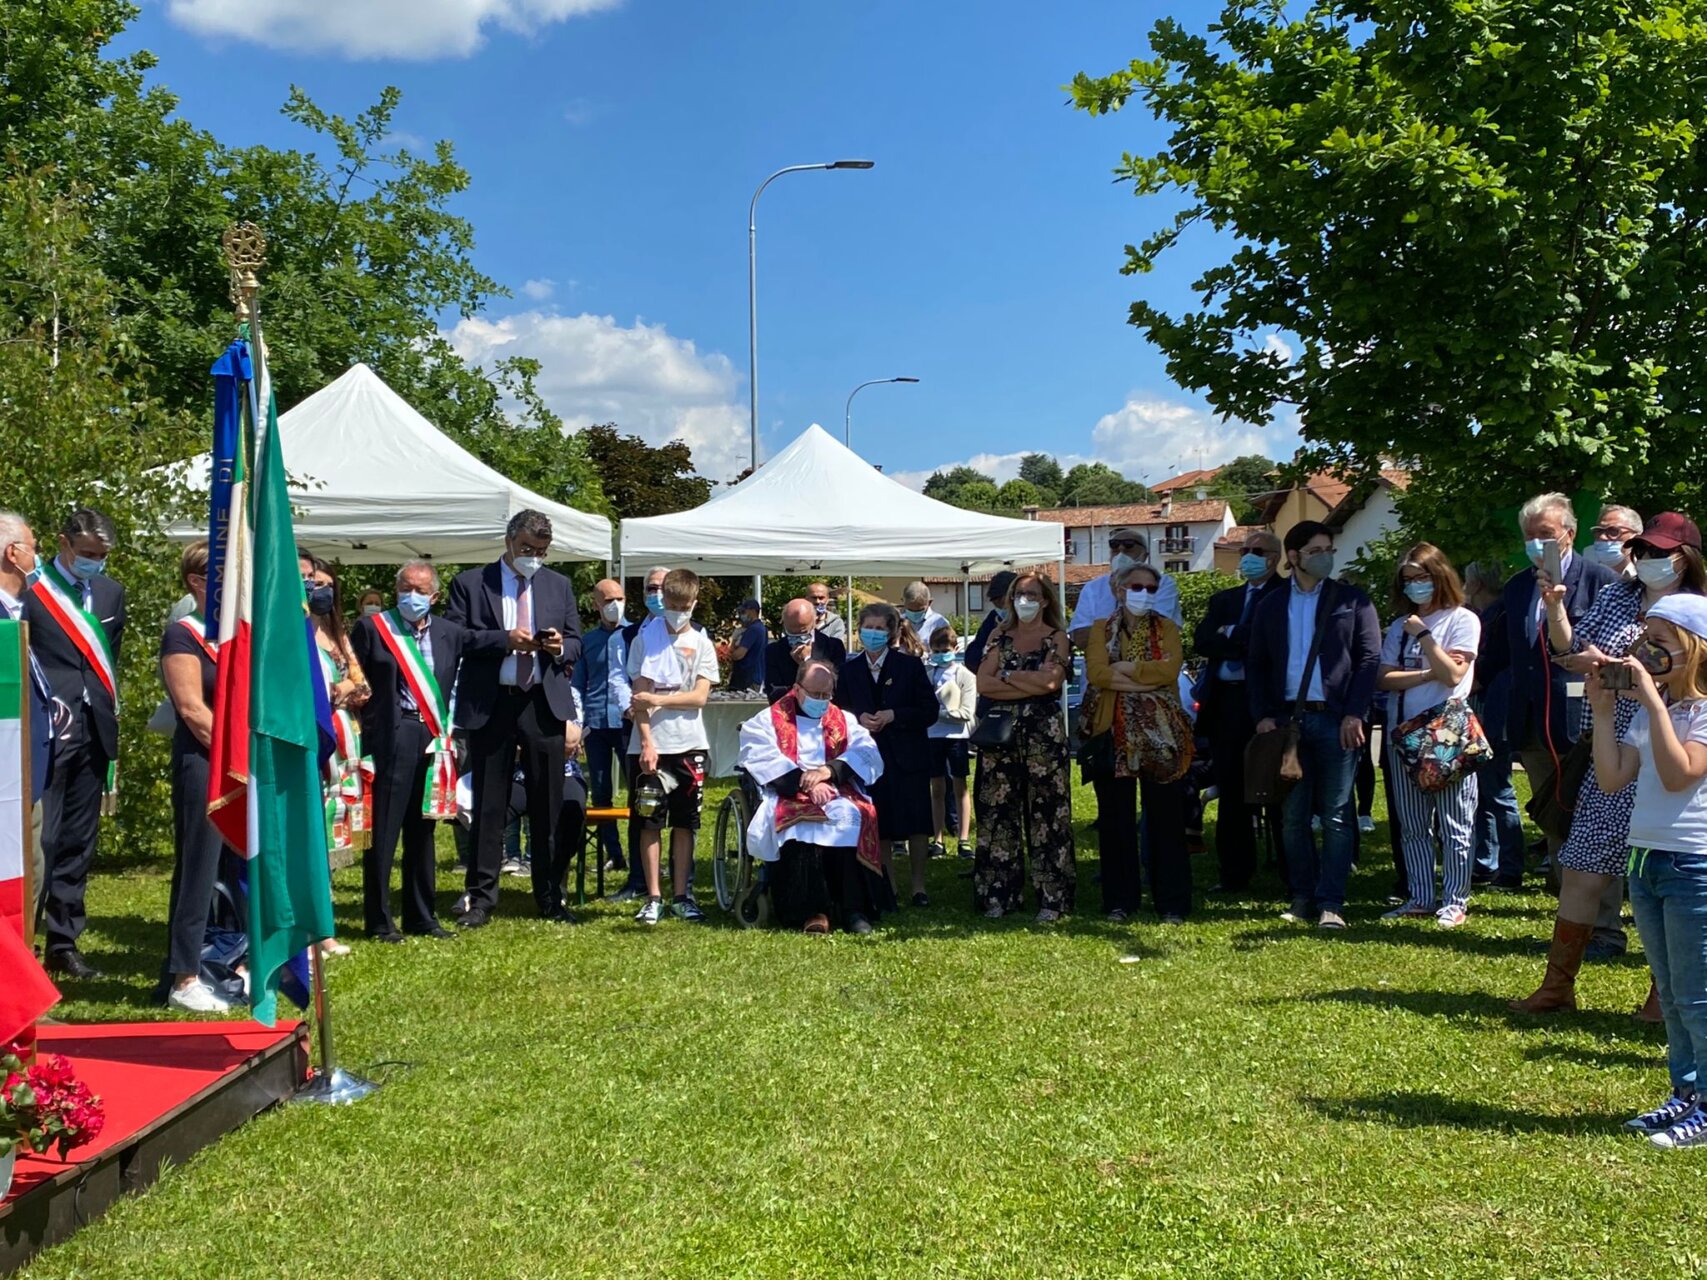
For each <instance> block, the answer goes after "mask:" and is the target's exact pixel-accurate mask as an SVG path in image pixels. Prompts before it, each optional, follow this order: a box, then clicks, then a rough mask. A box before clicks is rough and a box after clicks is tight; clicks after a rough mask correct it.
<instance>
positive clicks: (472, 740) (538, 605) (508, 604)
mask: <svg viewBox="0 0 1707 1280" xmlns="http://www.w3.org/2000/svg"><path fill="white" fill-rule="evenodd" d="M550 551H551V521H550V520H549V519H548V518H547V517H546V516H545V515H544V514H542V513H541V512H538V511H522V512H518V513H517V514H516V515H515V516H513V517H511V519H510V524H509V528H508V529H507V530H506V532H505V536H504V555H503V558H502V559H499V560H497V561H495V562H493V563H492V564H489V565H486V566H485V567H484V568H480V569H469V570H467V571H466V572H463V573H460V574H458V575H457V577H456V580H455V581H453V582H452V583H451V584H450V607H449V608H448V609H447V610H446V617H447V618H448V619H449V620H450V621H451V622H454V623H456V624H457V625H458V626H460V627H465V628H467V629H468V630H470V631H477V632H483V631H503V632H507V633H508V637H509V642H508V651H507V652H503V653H496V652H495V653H476V652H473V651H469V652H467V653H466V654H465V656H464V660H463V663H462V674H461V677H460V678H459V679H458V681H457V711H456V719H457V725H458V727H459V728H461V729H462V730H463V731H464V734H465V736H466V741H467V746H468V769H469V772H470V773H471V774H472V778H473V786H474V851H473V852H474V856H473V857H472V858H471V859H470V860H469V864H468V877H467V883H468V892H467V895H466V897H467V900H466V902H465V903H464V904H463V911H462V915H461V916H460V917H459V920H458V923H460V924H461V925H462V926H463V928H465V929H478V928H479V927H481V926H482V925H484V924H485V923H486V922H487V921H488V920H489V919H490V918H491V915H492V912H493V911H494V910H495V909H496V907H497V905H498V873H499V869H500V867H501V866H502V865H503V858H504V827H505V825H506V822H507V817H508V808H509V799H510V782H511V776H512V774H513V773H514V771H515V765H516V752H517V748H518V747H519V748H520V751H521V765H522V771H523V773H524V775H525V776H526V778H527V789H528V824H529V829H530V830H531V831H532V833H533V893H534V901H535V903H536V904H537V905H538V907H539V911H540V914H541V915H542V916H544V917H545V918H546V919H548V920H560V921H564V922H573V920H574V916H573V915H572V914H571V913H570V912H569V909H568V908H567V906H565V905H564V902H563V894H562V884H563V880H564V876H563V872H564V871H565V869H566V868H567V867H568V859H569V856H570V853H571V851H570V850H568V849H561V848H558V846H557V840H556V838H555V832H556V828H557V819H558V815H559V813H560V812H561V811H562V808H563V726H564V724H565V723H567V722H568V721H570V720H573V719H574V718H575V691H574V689H573V687H572V686H571V684H570V674H571V672H572V671H573V670H574V667H575V660H576V659H577V658H579V657H580V656H581V620H580V615H579V613H578V612H577V610H576V607H575V590H574V588H573V587H572V586H571V585H570V583H569V579H568V578H566V577H564V576H563V575H562V574H560V573H557V572H555V571H553V570H551V569H547V568H545V567H544V565H545V557H546V555H547V554H549V553H550Z"/></svg>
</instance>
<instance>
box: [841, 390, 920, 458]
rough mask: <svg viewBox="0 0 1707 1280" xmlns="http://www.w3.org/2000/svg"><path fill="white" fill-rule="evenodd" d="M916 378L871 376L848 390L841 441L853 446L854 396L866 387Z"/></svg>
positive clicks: (850, 446)
mask: <svg viewBox="0 0 1707 1280" xmlns="http://www.w3.org/2000/svg"><path fill="white" fill-rule="evenodd" d="M917 381H918V379H917V378H873V379H872V380H871V381H870V382H862V383H860V384H859V386H857V387H855V388H854V389H853V390H852V391H850V392H848V405H847V413H846V416H845V418H844V421H843V423H842V443H843V444H845V445H847V447H848V448H850V449H851V448H853V401H854V397H855V396H857V395H858V394H859V393H860V392H862V391H864V390H865V389H866V388H867V387H881V386H885V385H887V384H888V383H891V382H917Z"/></svg>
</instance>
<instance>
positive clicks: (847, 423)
mask: <svg viewBox="0 0 1707 1280" xmlns="http://www.w3.org/2000/svg"><path fill="white" fill-rule="evenodd" d="M917 381H918V379H917V378H873V379H872V380H871V381H870V382H862V383H860V384H859V386H857V387H855V388H854V389H853V390H852V391H850V392H848V403H847V411H846V413H845V414H844V416H843V419H842V443H843V444H845V445H846V446H847V447H848V448H850V449H851V448H853V402H854V397H855V396H857V395H858V394H859V393H860V392H862V391H864V390H865V389H866V388H867V387H881V386H884V385H886V384H888V383H891V382H917ZM847 611H848V641H849V643H852V641H853V575H852V574H849V575H848V598H847Z"/></svg>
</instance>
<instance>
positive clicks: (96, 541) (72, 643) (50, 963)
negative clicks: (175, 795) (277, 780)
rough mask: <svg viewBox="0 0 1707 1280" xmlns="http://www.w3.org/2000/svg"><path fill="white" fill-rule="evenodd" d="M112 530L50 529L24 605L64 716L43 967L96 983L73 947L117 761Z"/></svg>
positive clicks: (51, 807)
mask: <svg viewBox="0 0 1707 1280" xmlns="http://www.w3.org/2000/svg"><path fill="white" fill-rule="evenodd" d="M114 541H115V534H114V532H113V522H112V521H111V520H109V519H108V518H107V517H106V516H105V515H103V514H102V513H101V512H99V511H95V510H93V509H91V508H89V507H79V508H78V509H77V510H75V511H73V512H72V513H71V515H70V517H69V518H68V519H67V520H66V522H65V524H64V525H63V526H62V527H61V529H60V531H59V554H58V555H57V556H56V557H54V559H53V560H52V561H51V562H49V563H47V564H45V565H43V566H42V574H41V576H40V577H39V578H37V579H36V582H35V584H34V586H33V587H32V589H31V593H30V598H29V600H28V601H27V602H26V603H25V604H24V619H25V621H27V622H28V623H29V624H30V647H31V648H32V649H33V650H34V652H35V656H36V659H37V661H38V662H39V663H40V664H41V669H42V671H43V673H44V674H45V676H46V678H47V682H48V684H49V685H50V686H51V687H52V688H53V691H54V694H55V696H56V697H58V698H59V700H60V701H62V702H63V703H65V705H66V706H67V708H69V711H70V717H69V722H68V723H67V724H66V726H65V728H64V729H63V730H62V731H61V732H60V735H59V741H58V743H57V744H56V748H55V756H54V767H53V771H52V776H51V777H50V778H49V779H48V784H47V790H46V792H45V793H44V794H43V796H42V848H43V852H44V855H45V860H46V864H47V868H46V873H47V884H46V887H45V895H44V896H45V914H46V921H45V923H46V928H45V932H46V935H47V939H46V951H47V967H48V969H49V970H50V971H52V972H54V973H62V974H64V975H65V976H66V977H68V978H98V977H100V973H99V971H98V970H96V968H95V967H94V966H93V965H91V964H90V963H89V962H88V961H87V960H85V959H84V958H83V953H82V952H80V951H79V950H78V949H77V941H78V939H79V938H80V937H81V936H82V934H83V925H84V923H85V920H86V916H85V912H84V906H83V903H84V895H85V893H86V891H87V888H88V884H89V870H90V868H91V867H92V866H93V865H94V862H95V839H96V836H97V835H98V834H99V832H100V826H101V808H102V797H103V796H104V795H106V794H107V793H108V791H109V790H111V786H110V783H111V781H112V777H111V775H112V773H113V766H114V763H115V762H116V761H117V760H118V755H119V715H118V663H119V644H120V641H121V640H122V639H123V638H124V607H125V593H124V588H123V587H121V586H119V584H118V583H116V582H114V581H113V580H112V579H111V578H109V577H107V576H106V572H105V570H106V562H107V553H108V552H109V551H111V550H112V546H113V542H114Z"/></svg>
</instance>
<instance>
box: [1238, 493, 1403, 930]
mask: <svg viewBox="0 0 1707 1280" xmlns="http://www.w3.org/2000/svg"><path fill="white" fill-rule="evenodd" d="M1284 545H1285V551H1286V563H1287V566H1288V568H1289V569H1290V570H1291V574H1292V582H1291V585H1290V586H1289V587H1288V588H1287V589H1286V590H1285V591H1276V592H1273V593H1272V594H1270V595H1268V596H1266V597H1265V598H1264V599H1263V600H1262V601H1261V602H1260V603H1259V604H1258V605H1257V607H1256V612H1255V614H1254V615H1253V616H1252V619H1251V636H1250V647H1249V654H1248V656H1247V658H1246V660H1245V690H1246V693H1247V695H1248V696H1249V698H1250V703H1251V718H1252V719H1253V720H1255V721H1256V731H1257V732H1258V733H1259V734H1261V733H1269V732H1272V731H1273V730H1274V729H1276V728H1278V727H1279V726H1280V725H1281V724H1283V723H1284V722H1285V721H1287V720H1290V719H1293V718H1294V717H1295V716H1296V717H1297V720H1298V729H1299V734H1298V754H1299V759H1300V761H1301V763H1302V764H1303V767H1304V778H1303V781H1301V782H1300V783H1299V784H1298V785H1297V786H1295V787H1293V789H1292V792H1291V794H1290V795H1288V796H1287V797H1286V805H1285V809H1284V818H1283V823H1284V836H1285V843H1286V860H1287V867H1288V870H1289V873H1290V879H1291V882H1292V907H1291V909H1290V910H1288V911H1287V912H1286V913H1285V918H1286V919H1288V920H1297V921H1308V920H1315V921H1316V922H1317V923H1318V924H1319V925H1320V926H1321V927H1322V928H1324V929H1343V928H1345V915H1344V911H1345V886H1346V881H1347V880H1348V879H1349V878H1350V875H1351V859H1352V853H1353V850H1354V849H1355V847H1356V846H1355V837H1354V834H1353V832H1352V822H1353V819H1352V817H1351V812H1352V807H1351V803H1350V801H1351V789H1352V784H1353V782H1354V781H1355V780H1356V776H1357V757H1358V753H1359V752H1361V751H1362V749H1363V735H1364V732H1365V730H1364V727H1363V726H1364V722H1365V721H1366V720H1368V718H1369V705H1370V703H1371V701H1372V700H1373V699H1374V697H1375V676H1376V670H1377V668H1378V667H1379V665H1380V660H1381V623H1380V621H1379V620H1378V619H1377V618H1376V616H1375V606H1374V605H1373V604H1371V603H1370V602H1369V597H1368V596H1366V595H1364V594H1363V592H1361V591H1359V590H1358V589H1357V588H1356V587H1354V586H1352V585H1351V584H1350V583H1346V582H1339V581H1337V580H1335V578H1334V576H1333V573H1334V536H1333V532H1332V530H1330V529H1329V528H1328V527H1327V526H1326V525H1324V524H1319V523H1317V522H1316V521H1314V520H1304V521H1301V522H1299V523H1298V524H1296V525H1294V526H1293V527H1292V528H1291V529H1290V530H1289V531H1288V532H1287V534H1286V541H1285V544H1284ZM1318 631H1319V632H1320V635H1321V642H1320V647H1319V650H1318V653H1317V657H1316V661H1315V663H1314V664H1311V663H1310V662H1309V661H1308V658H1309V653H1310V648H1311V645H1312V643H1313V642H1314V640H1315V637H1316V635H1317V633H1318ZM1306 668H1308V670H1306ZM1312 815H1314V816H1315V817H1318V818H1320V819H1321V822H1322V850H1321V854H1320V856H1318V855H1317V852H1316V840H1315V836H1314V834H1313V833H1312V832H1311V830H1310V818H1311V816H1312Z"/></svg>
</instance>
